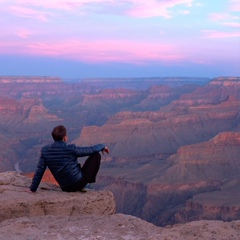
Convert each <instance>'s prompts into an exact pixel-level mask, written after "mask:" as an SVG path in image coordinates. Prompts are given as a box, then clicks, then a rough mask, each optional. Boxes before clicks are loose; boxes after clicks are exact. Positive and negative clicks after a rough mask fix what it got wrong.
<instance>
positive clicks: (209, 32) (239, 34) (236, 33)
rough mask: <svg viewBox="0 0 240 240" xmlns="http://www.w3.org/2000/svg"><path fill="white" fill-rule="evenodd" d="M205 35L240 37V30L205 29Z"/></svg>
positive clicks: (206, 36)
mask: <svg viewBox="0 0 240 240" xmlns="http://www.w3.org/2000/svg"><path fill="white" fill-rule="evenodd" d="M202 32H203V37H205V38H237V37H240V32H239V31H232V32H223V31H215V30H204V31H202Z"/></svg>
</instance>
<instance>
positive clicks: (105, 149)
mask: <svg viewBox="0 0 240 240" xmlns="http://www.w3.org/2000/svg"><path fill="white" fill-rule="evenodd" d="M104 153H107V154H109V153H110V151H109V149H108V148H107V147H105V148H104V149H103V150H102V154H104Z"/></svg>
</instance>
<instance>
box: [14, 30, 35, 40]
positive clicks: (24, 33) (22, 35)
mask: <svg viewBox="0 0 240 240" xmlns="http://www.w3.org/2000/svg"><path fill="white" fill-rule="evenodd" d="M16 35H17V36H19V37H20V38H28V37H29V36H31V35H32V31H29V30H28V29H26V28H22V29H20V30H18V31H17V32H16Z"/></svg>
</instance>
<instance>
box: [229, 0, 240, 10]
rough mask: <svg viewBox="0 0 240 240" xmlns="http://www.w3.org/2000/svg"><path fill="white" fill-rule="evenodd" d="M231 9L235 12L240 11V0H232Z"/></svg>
mask: <svg viewBox="0 0 240 240" xmlns="http://www.w3.org/2000/svg"><path fill="white" fill-rule="evenodd" d="M229 8H230V10H231V11H233V12H240V3H239V0H230V7H229Z"/></svg>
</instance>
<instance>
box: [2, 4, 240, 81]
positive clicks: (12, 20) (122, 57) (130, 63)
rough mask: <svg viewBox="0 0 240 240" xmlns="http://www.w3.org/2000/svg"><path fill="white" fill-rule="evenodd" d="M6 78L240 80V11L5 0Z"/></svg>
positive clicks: (222, 6) (222, 7) (220, 6)
mask: <svg viewBox="0 0 240 240" xmlns="http://www.w3.org/2000/svg"><path fill="white" fill-rule="evenodd" d="M0 75H4V76H6V75H11V76H13V75H14V76H16V75H20V76H59V77H62V78H97V77H163V76H164V77H166V76H182V77H184V76H185V77H188V76H190V77H195V76H196V77H210V78H211V77H218V76H240V3H239V0H75V1H74V0H41V1H40V0H0Z"/></svg>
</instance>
